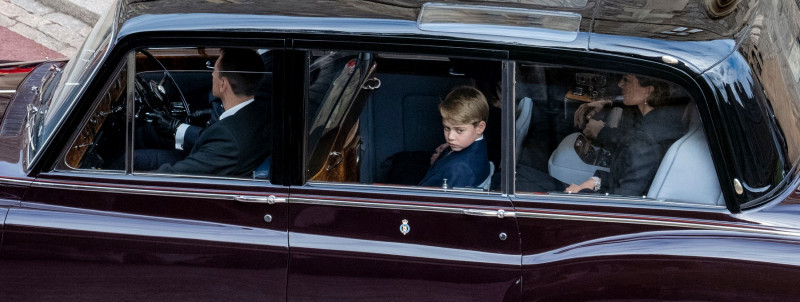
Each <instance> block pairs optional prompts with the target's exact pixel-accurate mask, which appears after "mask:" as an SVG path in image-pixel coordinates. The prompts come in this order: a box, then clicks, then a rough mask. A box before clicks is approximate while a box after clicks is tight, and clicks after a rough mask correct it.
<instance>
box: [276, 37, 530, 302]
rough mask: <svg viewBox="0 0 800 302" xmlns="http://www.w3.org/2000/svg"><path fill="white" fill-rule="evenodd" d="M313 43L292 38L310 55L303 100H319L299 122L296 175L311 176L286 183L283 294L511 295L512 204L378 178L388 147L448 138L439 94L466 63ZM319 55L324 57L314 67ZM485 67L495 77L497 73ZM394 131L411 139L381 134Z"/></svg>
mask: <svg viewBox="0 0 800 302" xmlns="http://www.w3.org/2000/svg"><path fill="white" fill-rule="evenodd" d="M319 45H320V43H319V42H314V43H312V42H304V41H295V46H296V49H300V52H301V53H305V54H306V56H307V59H306V60H303V61H304V64H305V66H308V68H305V69H306V70H307V72H306V74H305V75H300V76H302V77H303V78H305V80H306V81H308V85H306V86H307V87H311V88H310V89H308V91H309V92H308V95H309V97H308V98H309V106H308V107H309V108H314V109H309V108H306V109H305V110H298V111H299V112H305V113H306V115H305V117H306V122H307V123H308V124H307V126H305V125H299V127H303V126H305V127H306V129H307V132H306V133H307V134H306V135H304V136H303V137H304V141H303V144H304V145H305V146H306V150H307V152H306V153H305V154H306V155H305V157H304V158H301V159H300V160H301V161H302V165H301V166H302V167H304V169H303V170H302V171H296V173H301V178H302V179H305V180H306V181H304V183H303V184H302V185H299V186H292V187H291V189H290V198H289V232H290V235H289V245H290V249H291V253H290V273H289V281H288V288H289V299H290V300H353V299H366V300H377V299H392V300H408V301H419V300H457V301H467V300H476V301H487V300H489V301H492V300H502V299H508V300H515V299H518V298H519V290H520V288H519V286H520V281H521V280H520V279H519V238H518V232H517V226H516V220H515V218H514V217H513V215H505V214H504V213H506V212H509V211H511V210H512V209H513V207H512V205H511V202H510V200H509V198H508V197H506V196H504V195H502V194H500V193H499V190H488V186H487V190H483V189H477V188H452V189H443V188H442V187H436V188H430V187H428V188H422V187H415V186H409V185H407V184H406V185H401V184H399V183H397V182H395V183H392V182H393V181H388V180H387V179H386V178H385V177H383V176H378V175H377V174H379V173H377V170H380V169H379V166H380V163H381V161H384V160H385V159H386V158H387V157H390V155H391V154H390V153H396V152H397V153H402V154H418V152H414V151H421V152H426V151H425V149H427V148H428V147H430V149H427V152H428V153H427V155H425V156H424V158H423V161H428V160H429V158H430V153H431V151H432V150H433V149H434V148H435V147H436V146H438V145H439V144H441V143H442V142H443V141H444V140H443V139H442V135H441V127H442V126H441V118H440V117H439V114H438V111H436V106H437V104H438V101H439V100H440V99H441V98H443V97H444V96H445V95H446V94H447V92H448V91H449V89H451V88H453V87H456V86H457V85H464V84H466V83H469V81H470V80H471V76H472V75H470V76H465V75H463V74H461V70H455V69H454V70H450V68H457V67H458V68H460V67H463V66H472V65H469V64H467V65H457V64H456V61H458V60H455V59H453V60H451V58H448V57H445V56H433V57H426V56H424V55H420V54H408V55H404V54H396V53H380V52H364V51H359V50H358V49H355V50H352V49H353V46H352V44H349V43H348V45H347V46H346V47H349V48H348V49H351V50H347V49H344V50H342V49H340V48H336V47H331V48H325V49H319V48H317V47H319ZM337 46H344V45H337ZM304 47H309V48H304ZM311 47H314V48H311ZM493 55H494V56H493V57H489V59H482V60H486V61H491V62H494V63H496V66H497V67H499V66H500V60H498V59H497V58H498V57H497V56H498V55H500V57H502V53H500V54H498V53H494V54H493ZM477 60H479V61H480V60H481V59H477ZM325 61H329V62H331V64H330V65H323V66H322V67H320V65H322V64H323V63H322V62H325ZM458 62H461V61H458ZM465 62H466V61H465ZM423 66H427V67H424V68H425V69H426V70H422V68H423ZM318 67H319V68H321V70H317V68H318ZM328 68H329V69H331V70H326V69H328ZM416 68H420V69H419V70H417V72H414V71H413V70H415V69H416ZM297 70H303V69H300V68H298V69H297ZM409 71H411V72H409ZM484 73H494V74H495V76H494V78H495V79H497V80H499V79H500V73H501V71H500V69H499V68H496V69H494V70H491V71H484ZM324 74H332V76H330V77H328V80H327V81H328V83H330V84H328V85H324V84H323V83H320V81H322V80H320V79H321V78H323V76H322V75H324ZM440 84H441V85H440ZM320 85H323V86H325V87H327V88H326V89H325V90H324V91H327V93H325V94H324V95H322V94H315V93H313V90H314V89H313V88H314V87H318V86H320ZM315 98H322V99H321V100H320V99H315ZM315 103H318V104H319V105H317V104H315ZM400 107H404V108H405V109H407V111H405V112H402V110H399V109H398V108H400ZM403 120H405V122H402V121H403ZM499 125H500V123H499V121H496V122H495V123H494V124H493V127H495V126H496V127H499ZM426 126H431V127H433V128H432V129H428V127H426ZM299 127H298V128H299ZM389 128H391V129H394V131H397V132H402V131H408V133H406V134H405V136H406V137H409V138H414V139H411V140H403V139H402V136H394V135H392V134H389V133H386V131H390V130H388V129H389ZM415 133H416V134H415ZM417 134H420V135H417ZM422 134H424V135H422ZM422 136H425V137H422ZM428 142H432V144H428V145H426V144H427V143H428ZM420 145H424V146H425V147H424V148H422V149H417V147H418V146H420ZM498 147H499V145H498ZM389 150H391V151H389ZM398 157H403V156H402V155H400V156H398ZM417 158H418V157H417ZM404 165H405V164H403V163H401V162H399V160H398V162H397V163H396V164H395V166H396V167H397V168H400V167H402V166H404ZM417 172H419V171H417ZM421 172H422V173H424V172H425V171H424V170H422V171H421ZM398 175H399V174H398ZM418 176H421V175H418ZM418 181H419V180H417V182H418ZM414 184H416V183H414Z"/></svg>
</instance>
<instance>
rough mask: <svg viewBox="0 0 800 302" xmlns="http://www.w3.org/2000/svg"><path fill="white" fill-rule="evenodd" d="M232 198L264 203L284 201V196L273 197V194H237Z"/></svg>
mask: <svg viewBox="0 0 800 302" xmlns="http://www.w3.org/2000/svg"><path fill="white" fill-rule="evenodd" d="M233 200H235V201H238V202H247V203H266V204H276V203H286V198H283V197H275V195H270V196H244V195H239V196H235V197H233Z"/></svg>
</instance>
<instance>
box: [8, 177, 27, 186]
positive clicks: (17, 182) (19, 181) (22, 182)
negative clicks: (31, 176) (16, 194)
mask: <svg viewBox="0 0 800 302" xmlns="http://www.w3.org/2000/svg"><path fill="white" fill-rule="evenodd" d="M32 182H33V180H22V179H13V178H0V185H14V186H29V185H30V184H31V183H32Z"/></svg>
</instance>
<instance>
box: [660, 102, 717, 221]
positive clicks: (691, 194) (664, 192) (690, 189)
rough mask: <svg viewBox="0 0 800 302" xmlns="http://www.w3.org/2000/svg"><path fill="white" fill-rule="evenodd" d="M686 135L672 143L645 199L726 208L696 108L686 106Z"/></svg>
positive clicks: (692, 105) (691, 105)
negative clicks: (687, 123)
mask: <svg viewBox="0 0 800 302" xmlns="http://www.w3.org/2000/svg"><path fill="white" fill-rule="evenodd" d="M687 115H688V116H687V117H685V118H687V119H688V120H689V131H688V132H687V133H686V134H685V135H684V136H683V137H681V138H680V139H678V140H677V141H675V143H673V144H672V145H671V146H670V147H669V149H668V150H667V153H666V154H665V155H664V159H662V160H661V165H660V166H659V168H658V172H657V173H656V176H655V178H654V179H653V182H652V184H651V185H650V190H649V191H648V192H647V197H648V198H653V199H659V200H667V201H682V202H688V203H696V204H706V205H725V200H724V198H723V196H722V190H721V189H720V187H719V179H718V177H717V172H716V170H715V169H714V162H713V161H712V160H711V151H710V150H709V148H708V142H706V136H705V133H704V132H703V127H702V125H701V124H700V119H699V116H698V114H697V108H696V107H695V106H694V104H690V105H689V106H687Z"/></svg>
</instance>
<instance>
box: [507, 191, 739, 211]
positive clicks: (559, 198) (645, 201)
mask: <svg viewBox="0 0 800 302" xmlns="http://www.w3.org/2000/svg"><path fill="white" fill-rule="evenodd" d="M514 197H515V198H516V199H517V200H520V201H527V200H532V201H534V202H539V203H558V204H563V203H564V199H568V200H569V201H571V202H573V203H576V202H579V203H580V204H586V205H595V206H608V207H620V206H624V207H626V208H630V207H636V208H648V209H652V208H653V207H654V206H657V207H659V208H664V209H670V210H693V211H694V210H698V209H709V210H727V209H728V208H727V207H725V206H724V205H723V206H718V205H709V204H699V203H688V202H680V201H669V200H663V199H652V198H647V197H645V198H642V197H634V196H618V195H597V194H567V193H562V192H549V193H548V194H547V195H536V194H533V193H528V192H517V194H516V195H514ZM601 202H602V203H601ZM676 207H680V208H676Z"/></svg>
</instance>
